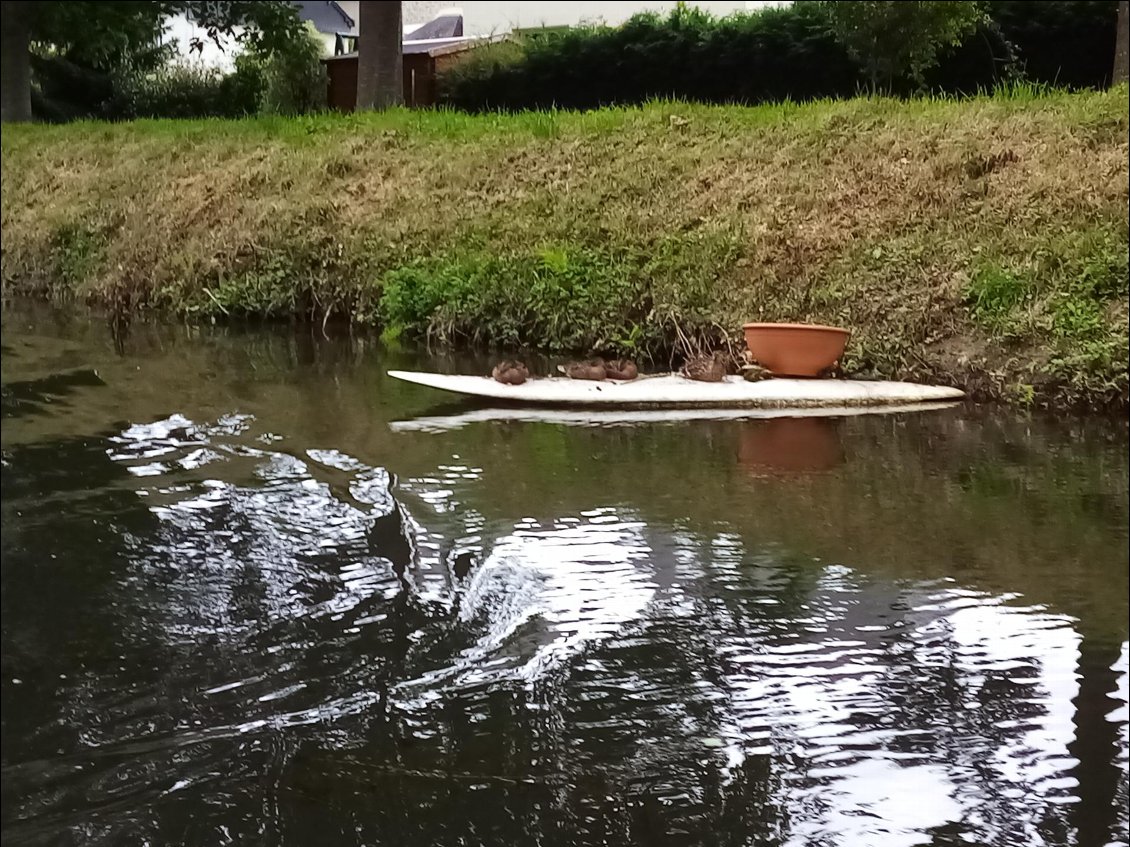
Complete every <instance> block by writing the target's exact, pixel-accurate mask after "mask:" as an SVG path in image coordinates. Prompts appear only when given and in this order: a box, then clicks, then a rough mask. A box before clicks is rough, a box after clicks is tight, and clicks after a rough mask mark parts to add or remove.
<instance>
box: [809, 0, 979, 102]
mask: <svg viewBox="0 0 1130 847" xmlns="http://www.w3.org/2000/svg"><path fill="white" fill-rule="evenodd" d="M821 5H822V6H823V8H824V9H825V10H826V11H827V13H828V17H829V19H830V20H831V23H832V29H833V31H834V32H835V33H836V38H837V39H839V41H840V43H841V44H843V45H844V47H846V48H847V50H848V52H850V53H851V54H852V56H854V57H855V59H856V60H857V61H859V62H860V64H862V65H863V67H864V68H866V71H867V78H868V80H869V81H870V83H871V89H872V91H875V90H878V89H879V87H880V83H881V84H882V87H883V88H884V89H887V90H889V89H890V88H891V87H892V85H893V84H894V81H895V80H896V79H898V78H900V77H904V76H906V77H909V78H910V79H912V80H913V81H915V82H917V83H919V84H922V83H924V82H925V73H926V71H928V70H930V69H931V68H933V67H934V66H935V65H936V64H937V63H938V58H939V54H940V52H941V50H942V49H943V48H945V47H956V46H957V45H959V44H961V42H962V40H963V39H964V38H965V36H966V35H968V34H970V33H971V32H973V31H974V30H975V29H976V28H977V26H978V25H979V24H982V23H984V20H985V13H984V12H983V11H982V9H981V7H980V6H979V5H978V4H977V3H975V2H970V0H949V1H948V2H947V0H822V2H821Z"/></svg>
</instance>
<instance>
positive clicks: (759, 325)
mask: <svg viewBox="0 0 1130 847" xmlns="http://www.w3.org/2000/svg"><path fill="white" fill-rule="evenodd" d="M742 329H818V330H821V331H822V332H839V333H842V334H843V335H851V330H850V329H844V328H843V327H842V326H826V325H825V324H791V323H783V324H773V323H748V324H742Z"/></svg>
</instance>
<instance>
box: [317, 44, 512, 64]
mask: <svg viewBox="0 0 1130 847" xmlns="http://www.w3.org/2000/svg"><path fill="white" fill-rule="evenodd" d="M496 40H497V39H490V38H427V39H423V40H419V41H417V40H415V39H414V40H412V41H405V42H404V45H403V49H402V52H403V53H404V55H405V56H412V55H419V54H421V53H426V54H427V55H429V56H446V55H448V54H449V53H458V52H460V51H462V50H470V49H471V48H472V47H478V46H479V45H480V44H486V43H487V42H489V41H496ZM356 58H357V51H356V50H354V51H353V52H352V53H342V54H340V55H337V56H330V57H328V58H325V59H323V60H322V61H323V62H336V61H338V60H339V59H350V60H352V59H356Z"/></svg>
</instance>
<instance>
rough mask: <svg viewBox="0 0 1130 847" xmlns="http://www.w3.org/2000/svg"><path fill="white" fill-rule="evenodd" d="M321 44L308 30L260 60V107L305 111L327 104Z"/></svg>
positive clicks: (296, 112) (293, 112)
mask: <svg viewBox="0 0 1130 847" xmlns="http://www.w3.org/2000/svg"><path fill="white" fill-rule="evenodd" d="M321 58H322V45H321V42H320V41H318V40H317V39H316V37H315V36H314V34H313V32H312V31H311V30H307V31H306V37H304V38H300V39H297V40H296V41H295V42H293V43H292V44H289V45H287V46H286V47H285V49H280V50H276V51H275V52H274V53H271V54H270V55H269V56H267V57H266V58H265V59H262V60H260V63H261V67H262V75H263V88H262V93H261V97H260V100H259V105H260V108H261V110H262V111H264V112H267V113H269V114H278V115H304V114H307V113H309V112H318V111H321V110H322V109H324V108H325V107H326V69H325V66H323V65H322V62H321Z"/></svg>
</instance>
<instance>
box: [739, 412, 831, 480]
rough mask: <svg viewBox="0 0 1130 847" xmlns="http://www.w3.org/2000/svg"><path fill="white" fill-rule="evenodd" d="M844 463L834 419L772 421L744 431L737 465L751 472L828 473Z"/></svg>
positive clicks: (757, 423)
mask: <svg viewBox="0 0 1130 847" xmlns="http://www.w3.org/2000/svg"><path fill="white" fill-rule="evenodd" d="M843 460H844V449H843V446H842V445H841V444H840V438H839V435H838V433H837V431H836V422H835V421H834V420H832V419H831V418H772V419H770V420H767V421H758V422H756V423H751V424H749V425H748V426H747V427H746V428H744V429H743V430H742V435H741V446H740V448H739V451H738V461H740V462H741V464H742V467H746V468H749V469H750V470H766V469H769V470H779V471H792V472H799V471H826V470H831V469H832V468H834V467H836V466H837V465H839V464H841V463H842V462H843Z"/></svg>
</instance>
